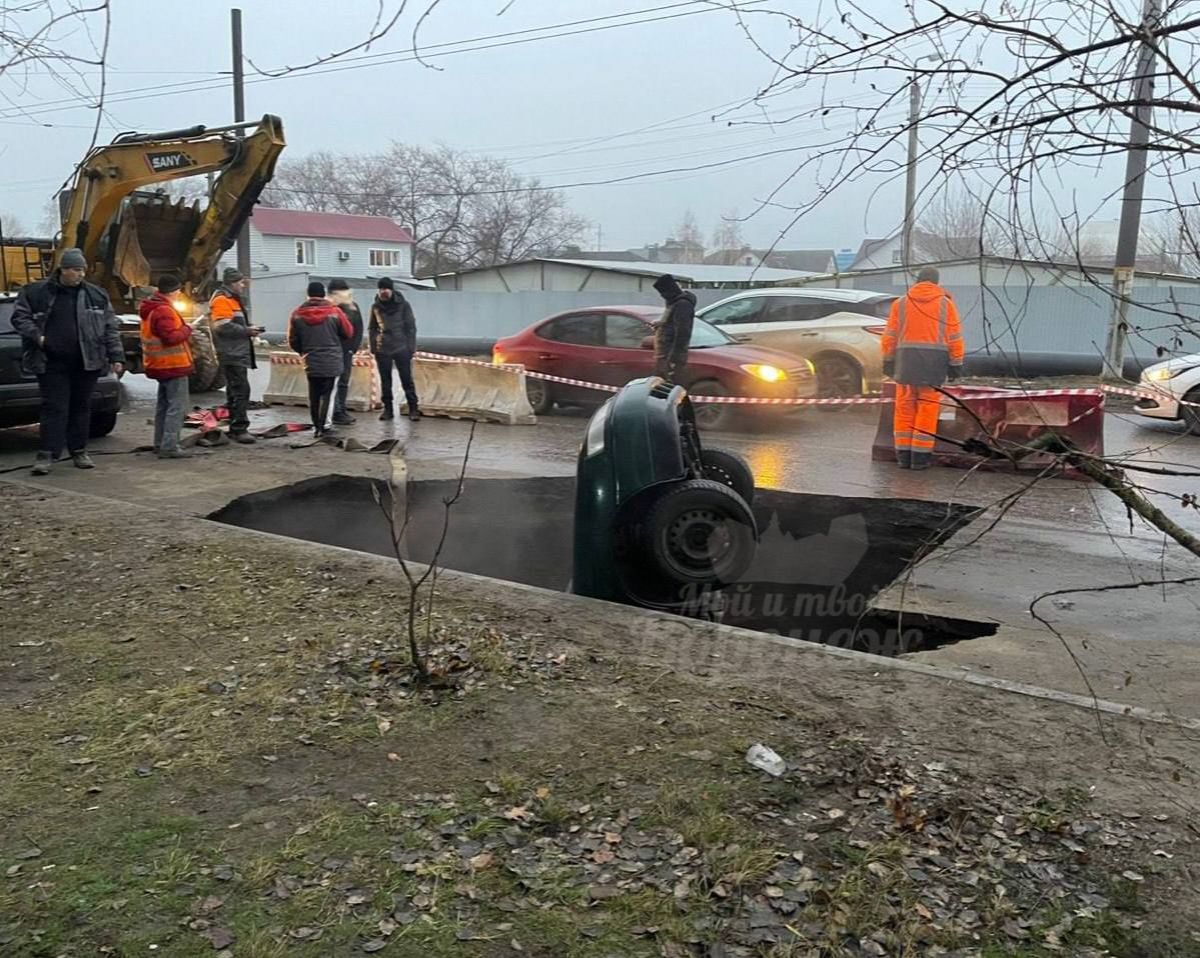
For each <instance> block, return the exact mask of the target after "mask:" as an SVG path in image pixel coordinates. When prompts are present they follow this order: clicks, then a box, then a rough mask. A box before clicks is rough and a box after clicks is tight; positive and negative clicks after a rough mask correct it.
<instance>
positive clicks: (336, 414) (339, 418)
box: [329, 279, 363, 426]
mask: <svg viewBox="0 0 1200 958" xmlns="http://www.w3.org/2000/svg"><path fill="white" fill-rule="evenodd" d="M329 299H330V302H332V303H333V305H334V306H336V307H337V308H338V309H340V310H341V311H342V312H343V313H344V314H345V316H346V319H347V320H349V322H350V328H351V329H353V330H354V335H353V336H351V337H350V338H349V339H348V340H346V342H345V344H344V346H345V353H344V355H343V357H342V375H341V377H340V378H339V379H338V383H337V393H336V394H335V395H334V397H333V424H334V425H335V426H349V425H351V424H352V423H354V422H355V419H354V417H353V416H351V415H350V413H349V412H347V411H346V397H347V396H348V395H349V394H350V374H351V373H353V372H354V354H355V353H356V352H358V351H359V350H360V349H362V341H363V318H362V311H361V310H360V309H359V308H358V303H356V302H354V294H353V293H352V292H351V291H350V284H349V283H347V282H346V281H345V280H344V279H331V280H330V281H329Z"/></svg>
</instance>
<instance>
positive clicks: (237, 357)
mask: <svg viewBox="0 0 1200 958" xmlns="http://www.w3.org/2000/svg"><path fill="white" fill-rule="evenodd" d="M249 286H250V280H249V279H247V278H246V277H245V276H243V275H242V274H241V273H240V272H238V271H237V270H236V269H234V268H233V267H232V266H230V267H228V268H227V269H226V270H225V272H224V274H222V276H221V285H220V286H218V287H217V289H216V291H215V292H214V293H213V294H212V297H211V298H210V299H209V301H208V315H209V321H210V323H211V324H212V334H213V343H214V345H215V346H216V347H217V359H218V361H219V362H220V364H221V373H222V375H224V377H225V405H226V406H228V407H229V437H230V438H231V439H233V440H234V441H235V442H243V443H251V442H254V437H253V436H251V435H250V370H251V369H256V368H257V364H256V363H255V361H254V338H255V337H256V336H260V335H262V332H263V327H261V326H251V325H250V320H249V318H248V316H247V315H246V306H245V303H244V302H243V301H242V297H243V296H244V295H245V293H246V290H247V288H248V287H249Z"/></svg>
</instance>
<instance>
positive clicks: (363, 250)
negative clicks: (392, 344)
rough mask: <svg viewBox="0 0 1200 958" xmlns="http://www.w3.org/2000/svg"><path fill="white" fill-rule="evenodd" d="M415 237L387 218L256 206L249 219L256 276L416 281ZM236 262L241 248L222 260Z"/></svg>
mask: <svg viewBox="0 0 1200 958" xmlns="http://www.w3.org/2000/svg"><path fill="white" fill-rule="evenodd" d="M413 245H414V244H413V238H412V234H411V233H409V231H408V230H406V229H404V227H402V226H397V225H396V224H395V223H393V222H392V221H391V220H390V219H388V218H387V217H386V216H357V215H354V214H350V213H314V212H308V211H306V210H280V209H272V208H269V207H265V206H258V207H255V210H254V215H253V216H251V217H250V262H251V267H252V276H254V277H260V276H270V275H271V274H272V273H275V274H279V273H308V274H309V275H311V276H314V277H335V276H336V277H341V278H343V279H347V280H351V279H359V280H374V279H378V278H379V277H381V276H391V277H393V278H395V279H399V278H401V277H411V276H412V271H413ZM221 262H222V266H233V265H236V263H237V248H236V246H235V247H233V248H231V249H230V250H229V252H228V253H226V254H225V256H224V257H223V258H222V261H221Z"/></svg>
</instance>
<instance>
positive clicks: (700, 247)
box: [666, 210, 704, 263]
mask: <svg viewBox="0 0 1200 958" xmlns="http://www.w3.org/2000/svg"><path fill="white" fill-rule="evenodd" d="M666 245H667V247H668V248H671V249H675V250H678V252H676V253H674V256H675V258H676V261H677V262H680V263H702V262H704V234H703V233H701V232H700V226H699V224H697V222H696V214H695V213H693V212H692V211H691V210H688V211H686V212H685V213H684V214H683V219H681V220H680V221H679V225H678V226H676V227H675V234H674V235H673V236H672V237H671V238H670V239H669V240H668V241H667V243H666Z"/></svg>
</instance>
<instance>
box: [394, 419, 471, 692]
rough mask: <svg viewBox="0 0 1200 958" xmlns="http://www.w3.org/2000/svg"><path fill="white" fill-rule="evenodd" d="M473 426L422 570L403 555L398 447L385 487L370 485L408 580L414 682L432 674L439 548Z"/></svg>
mask: <svg viewBox="0 0 1200 958" xmlns="http://www.w3.org/2000/svg"><path fill="white" fill-rule="evenodd" d="M475 426H476V423H475V422H474V421H472V423H471V431H470V433H469V434H468V435H467V445H466V449H464V450H463V458H462V466H461V467H460V468H459V472H458V484H457V485H456V486H455V488H454V492H453V493H452V494H451V495H449V496H447V497H446V498H445V499H443V500H442V506H443V509H444V511H443V514H442V531H441V535H440V536H439V538H438V542H437V545H436V546H435V547H434V550H433V555H432V556H431V557H430V559H429V562H428V563H427V564H426V566H425V569H424V571H422V572H420V573H418V571H417V570H416V569H414V568H413V565H412V560H411V558H410V557H409V556H408V555H406V553H407V549H408V546H407V543H406V542H405V537H406V535H407V533H408V527H409V525H410V524H411V522H412V511H411V509H410V508H409V500H408V489H407V487H408V467H407V465H406V463H405V460H404V450H403V449H402V448H399V449H394V450H393V451H392V453H391V454H390V455H389V475H388V485H387V486H386V487H381V486H379V485H374V486H372V489H371V491H372V494H373V495H374V497H375V503H376V505H378V506H379V508H380V510H382V512H383V514H384V516H385V517H386V518H387V522H388V528H389V530H390V532H391V542H392V551H393V553H394V554H395V556H396V562H397V563H398V564H399V566H400V571H401V572H402V573H403V575H404V580H405V582H406V583H407V584H408V608H407V609H406V612H405V633H406V637H407V639H408V651H409V664H410V665H411V667H412V670H413V672H414V675H415V677H416V680H417V682H418V683H421V684H428V683H429V682H430V681H431V680H432V679H433V678H434V675H433V671H432V670H431V669H430V667H429V656H428V651H429V646H430V642H431V639H432V633H433V606H434V601H435V599H436V597H437V577H438V568H439V563H440V562H441V558H442V550H443V549H444V548H445V546H446V536H447V535H448V534H449V532H450V513H451V511H452V510H453V508H454V506H455V504H456V503H457V502H458V500H459V499H461V498H462V494H463V487H464V485H465V484H466V481H467V464H468V463H469V462H470V459H471V444H472V443H473V442H474V441H475ZM426 582H428V583H429V592H428V595H427V596H426V597H425V600H424V602H425V605H424V611H425V635H424V646H422V639H421V637H420V636H419V634H418V615H419V614H420V612H421V608H422V605H421V603H422V596H421V590H422V589H423V588H424V587H425V583H426Z"/></svg>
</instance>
